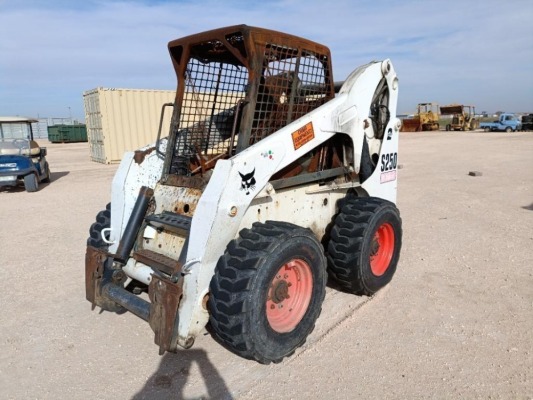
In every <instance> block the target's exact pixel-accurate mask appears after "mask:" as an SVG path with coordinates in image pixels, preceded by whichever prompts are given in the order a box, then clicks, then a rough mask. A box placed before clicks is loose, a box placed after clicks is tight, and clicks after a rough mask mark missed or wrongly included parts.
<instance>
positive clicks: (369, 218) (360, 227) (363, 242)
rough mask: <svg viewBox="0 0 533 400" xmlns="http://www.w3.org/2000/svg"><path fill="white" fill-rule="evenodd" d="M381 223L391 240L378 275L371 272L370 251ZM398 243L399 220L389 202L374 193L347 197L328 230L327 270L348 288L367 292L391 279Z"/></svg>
mask: <svg viewBox="0 0 533 400" xmlns="http://www.w3.org/2000/svg"><path fill="white" fill-rule="evenodd" d="M385 224H387V228H388V229H390V231H391V234H392V235H393V237H394V240H393V244H392V245H391V249H390V250H391V258H390V260H389V261H388V264H387V265H386V269H385V270H384V272H383V273H381V274H379V276H378V275H376V274H374V273H373V272H372V267H371V252H372V250H374V251H375V250H376V246H377V245H376V242H375V235H376V232H377V231H378V229H379V228H380V227H382V226H384V225H385ZM389 244H390V243H389ZM401 246H402V220H401V218H400V213H399V211H398V209H397V208H396V206H395V205H394V204H393V203H391V202H390V201H387V200H383V199H379V198H375V197H351V198H348V199H347V200H346V202H345V204H344V205H343V207H342V209H341V211H340V213H339V214H338V215H337V217H336V218H335V223H334V225H333V228H332V230H331V238H330V241H329V243H328V271H329V273H330V274H331V276H332V277H333V278H334V279H335V280H336V281H337V282H339V284H340V285H341V286H342V287H343V288H344V289H345V290H347V291H348V292H350V293H354V294H358V295H367V296H371V295H373V294H374V293H376V292H377V291H378V290H379V289H381V288H382V287H384V286H385V285H387V284H388V283H389V282H390V281H391V279H392V277H393V275H394V273H395V272H396V266H397V264H398V261H399V258H400V250H401Z"/></svg>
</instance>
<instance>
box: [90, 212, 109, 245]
mask: <svg viewBox="0 0 533 400" xmlns="http://www.w3.org/2000/svg"><path fill="white" fill-rule="evenodd" d="M110 226H111V203H108V204H107V206H106V209H105V210H102V211H100V212H99V213H98V214H96V222H94V223H93V224H92V225H91V227H90V228H89V238H88V239H87V246H93V247H96V248H99V249H103V250H107V249H108V248H109V244H108V243H106V242H104V241H103V240H102V235H101V232H102V230H103V229H105V228H109V227H110Z"/></svg>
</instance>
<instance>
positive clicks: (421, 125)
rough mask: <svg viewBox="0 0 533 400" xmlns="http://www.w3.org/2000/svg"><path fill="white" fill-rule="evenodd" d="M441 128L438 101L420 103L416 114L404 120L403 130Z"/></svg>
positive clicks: (418, 130) (416, 130)
mask: <svg viewBox="0 0 533 400" xmlns="http://www.w3.org/2000/svg"><path fill="white" fill-rule="evenodd" d="M439 128H440V126H439V105H438V104H437V103H420V104H418V106H417V113H416V115H414V116H413V117H412V118H405V119H404V120H402V132H420V131H438V130H439Z"/></svg>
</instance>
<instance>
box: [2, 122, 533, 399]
mask: <svg viewBox="0 0 533 400" xmlns="http://www.w3.org/2000/svg"><path fill="white" fill-rule="evenodd" d="M43 145H46V146H47V147H48V153H49V156H48V159H49V162H50V166H51V170H52V183H50V184H47V185H42V187H41V189H40V190H39V191H38V192H37V193H26V192H25V191H24V190H23V188H17V189H14V190H13V189H10V190H6V189H0V202H1V205H2V206H1V208H0V222H1V225H0V226H1V228H0V265H1V268H0V279H1V280H2V281H3V282H6V284H7V287H6V289H5V290H3V291H1V292H0V304H1V305H2V314H1V315H2V316H1V329H0V398H2V399H73V400H76V399H314V398H333V399H357V398H361V399H363V398H364V399H367V398H379V399H385V398H392V399H405V398H432V399H433V398H446V399H448V398H461V399H462V398H469V399H476V398H480V399H488V398H504V399H508V398H513V399H532V398H533V354H532V353H533V334H532V333H531V332H532V331H533V134H531V133H512V134H506V133H484V132H458V133H448V132H439V133H437V132H426V133H402V135H401V141H400V160H399V162H400V164H401V165H402V167H403V168H402V169H401V170H400V171H399V196H398V206H399V208H400V211H401V213H402V219H403V229H404V240H403V241H404V244H403V249H402V254H401V259H400V264H399V266H398V271H397V273H396V276H395V277H394V279H393V281H392V282H391V284H390V285H389V286H388V287H386V288H385V289H383V290H382V291H381V292H379V293H378V294H377V295H375V296H374V297H372V298H366V297H357V296H351V295H347V294H345V293H341V292H338V291H336V290H335V289H333V288H328V291H327V295H326V301H325V303H324V306H323V311H322V315H321V317H320V319H319V321H318V324H317V327H316V329H315V331H314V332H313V333H312V335H311V336H310V337H309V338H308V341H307V343H306V345H305V346H303V347H302V348H301V349H299V350H298V351H297V352H296V354H295V355H294V356H293V357H291V358H289V359H287V360H285V361H284V362H283V363H281V364H276V365H269V366H264V365H260V364H257V363H255V362H252V361H247V360H243V359H240V358H239V357H237V356H235V355H233V354H232V353H230V352H228V351H227V350H226V349H224V348H223V347H221V346H220V345H219V344H218V343H217V342H215V341H214V340H213V339H212V338H211V337H210V336H209V335H208V334H207V333H206V334H205V335H204V336H201V337H199V338H198V339H197V341H196V344H195V346H194V347H193V348H192V349H190V350H186V351H185V350H184V351H181V352H179V353H178V354H166V355H164V356H162V357H160V356H158V354H157V347H156V346H155V345H154V344H153V333H152V331H151V330H150V328H149V326H148V324H146V323H145V322H143V321H141V320H140V319H138V318H137V317H135V316H133V315H132V314H129V313H127V314H123V315H118V316H117V315H114V314H111V313H99V312H98V311H93V312H91V311H90V304H89V303H88V302H87V301H86V300H85V288H84V256H85V241H86V237H87V232H88V228H89V226H90V224H91V223H92V221H93V219H94V216H95V215H96V213H97V212H98V211H99V210H100V209H102V208H103V207H105V204H106V203H107V202H108V201H109V198H110V194H109V193H110V187H111V180H112V177H113V174H114V172H115V170H116V166H109V165H102V164H97V163H93V162H91V161H90V160H89V151H88V144H87V143H74V144H51V143H43ZM470 171H479V172H481V173H482V175H481V176H469V172H470Z"/></svg>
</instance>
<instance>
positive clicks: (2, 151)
mask: <svg viewBox="0 0 533 400" xmlns="http://www.w3.org/2000/svg"><path fill="white" fill-rule="evenodd" d="M33 122H38V121H37V120H36V119H30V118H22V117H0V186H16V185H17V184H18V183H20V182H23V183H24V187H25V188H26V191H28V192H36V191H37V189H38V188H39V183H41V182H49V181H50V167H49V166H48V162H47V161H46V147H40V146H39V145H38V144H37V142H35V141H34V140H33V130H32V126H31V124H32V123H33Z"/></svg>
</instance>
